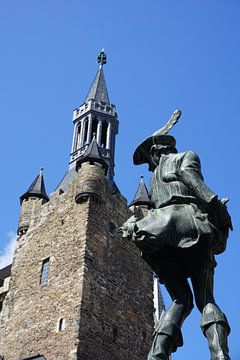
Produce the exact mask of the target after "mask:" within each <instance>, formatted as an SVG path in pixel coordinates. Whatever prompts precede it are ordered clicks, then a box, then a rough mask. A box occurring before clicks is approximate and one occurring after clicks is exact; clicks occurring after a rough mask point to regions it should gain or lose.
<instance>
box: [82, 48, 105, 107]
mask: <svg viewBox="0 0 240 360" xmlns="http://www.w3.org/2000/svg"><path fill="white" fill-rule="evenodd" d="M97 61H98V64H99V69H98V72H97V74H96V76H95V79H94V80H93V83H92V85H91V87H90V90H89V92H88V94H87V97H86V99H85V103H87V102H88V101H89V100H94V101H96V102H101V103H104V104H107V105H108V106H110V101H109V96H108V91H107V86H106V81H105V77H104V73H103V65H104V64H106V63H107V55H106V54H105V52H104V49H102V51H101V52H100V54H99V55H98V57H97Z"/></svg>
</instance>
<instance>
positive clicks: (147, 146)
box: [133, 110, 181, 165]
mask: <svg viewBox="0 0 240 360" xmlns="http://www.w3.org/2000/svg"><path fill="white" fill-rule="evenodd" d="M180 116H181V110H175V111H174V113H173V114H172V116H171V118H170V119H169V120H168V122H167V123H166V125H165V126H164V127H162V128H161V129H160V130H158V131H156V132H155V133H153V134H152V135H151V136H149V137H148V138H147V139H145V140H144V141H143V142H142V143H141V144H140V145H138V147H137V149H136V150H135V152H134V154H133V163H134V164H135V165H139V164H144V163H150V150H151V148H152V146H153V145H164V146H170V147H173V148H175V146H176V140H175V139H174V137H173V136H171V135H167V134H168V132H169V131H170V130H171V128H172V127H173V126H174V125H175V124H176V123H177V121H178V119H179V118H180Z"/></svg>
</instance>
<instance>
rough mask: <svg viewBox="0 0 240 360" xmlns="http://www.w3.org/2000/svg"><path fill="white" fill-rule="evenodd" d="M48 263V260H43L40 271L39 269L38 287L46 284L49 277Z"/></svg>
mask: <svg viewBox="0 0 240 360" xmlns="http://www.w3.org/2000/svg"><path fill="white" fill-rule="evenodd" d="M49 262H50V258H49V257H48V258H47V259H44V260H43V261H42V269H41V276H40V285H44V284H46V283H47V282H48V275H49Z"/></svg>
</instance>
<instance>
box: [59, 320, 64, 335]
mask: <svg viewBox="0 0 240 360" xmlns="http://www.w3.org/2000/svg"><path fill="white" fill-rule="evenodd" d="M64 327H65V321H64V319H63V318H61V319H59V321H58V332H60V331H63V330H64Z"/></svg>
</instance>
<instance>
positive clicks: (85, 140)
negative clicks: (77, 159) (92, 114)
mask: <svg viewBox="0 0 240 360" xmlns="http://www.w3.org/2000/svg"><path fill="white" fill-rule="evenodd" d="M87 134H88V118H87V119H86V120H85V128H84V137H83V142H84V144H86V142H87Z"/></svg>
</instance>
